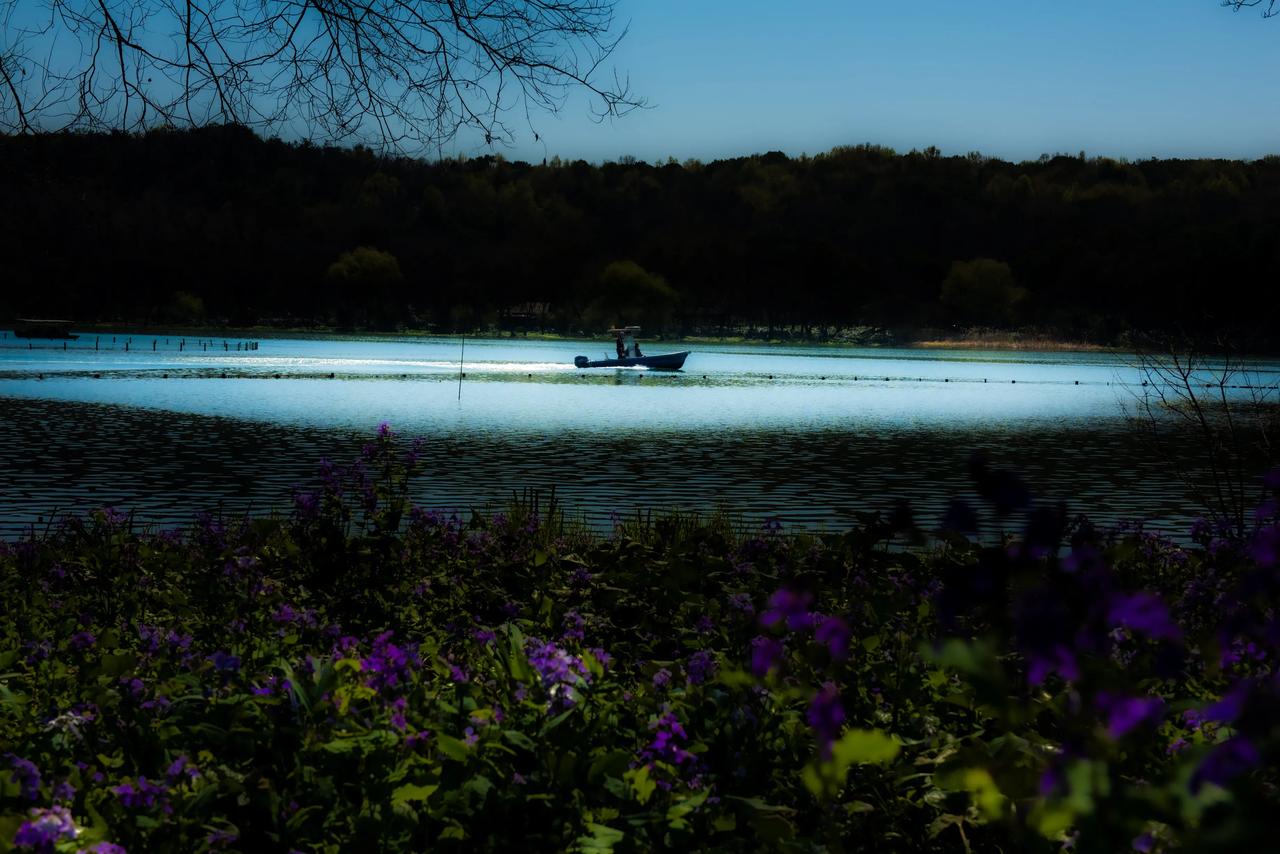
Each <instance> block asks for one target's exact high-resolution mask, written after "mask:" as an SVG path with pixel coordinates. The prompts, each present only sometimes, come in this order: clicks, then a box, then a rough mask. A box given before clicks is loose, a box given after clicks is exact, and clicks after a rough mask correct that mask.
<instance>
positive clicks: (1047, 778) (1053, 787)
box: [1040, 765, 1067, 798]
mask: <svg viewBox="0 0 1280 854" xmlns="http://www.w3.org/2000/svg"><path fill="white" fill-rule="evenodd" d="M1066 789H1067V775H1066V774H1064V773H1063V772H1062V768H1061V767H1060V766H1058V765H1050V766H1049V767H1048V768H1046V769H1045V770H1044V773H1043V774H1041V775H1040V797H1042V798H1052V797H1054V796H1056V795H1058V794H1059V793H1061V792H1065V791H1066Z"/></svg>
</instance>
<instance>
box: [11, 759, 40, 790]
mask: <svg viewBox="0 0 1280 854" xmlns="http://www.w3.org/2000/svg"><path fill="white" fill-rule="evenodd" d="M7 755H8V757H9V764H10V766H12V768H13V773H12V774H11V775H10V776H9V782H10V783H17V784H18V788H19V789H21V790H22V797H24V798H26V799H27V800H29V801H34V800H35V799H36V798H37V797H39V795H40V769H39V768H37V767H36V764H35V763H34V762H32V761H31V760H29V759H23V758H22V757H21V756H18V755H16V754H13V753H10V754H7Z"/></svg>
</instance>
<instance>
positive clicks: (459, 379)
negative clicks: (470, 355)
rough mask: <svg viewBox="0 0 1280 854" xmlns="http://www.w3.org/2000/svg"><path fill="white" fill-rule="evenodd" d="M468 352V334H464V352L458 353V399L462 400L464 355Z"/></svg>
mask: <svg viewBox="0 0 1280 854" xmlns="http://www.w3.org/2000/svg"><path fill="white" fill-rule="evenodd" d="M466 354H467V336H465V335H463V336H462V352H460V353H458V400H462V357H463V356H465V355H466Z"/></svg>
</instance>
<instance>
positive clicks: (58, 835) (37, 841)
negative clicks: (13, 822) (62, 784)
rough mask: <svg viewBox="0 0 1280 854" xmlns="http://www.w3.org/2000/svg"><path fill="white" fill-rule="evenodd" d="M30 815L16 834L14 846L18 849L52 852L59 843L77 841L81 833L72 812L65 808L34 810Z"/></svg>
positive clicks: (53, 807)
mask: <svg viewBox="0 0 1280 854" xmlns="http://www.w3.org/2000/svg"><path fill="white" fill-rule="evenodd" d="M30 815H31V817H30V818H29V819H27V820H26V821H25V822H23V824H22V826H21V827H19V828H18V832H17V833H16V834H14V837H13V844H14V846H15V847H17V848H34V849H35V850H37V851H52V850H53V848H54V846H55V845H57V844H58V843H59V842H61V841H63V840H65V839H75V838H76V835H77V834H79V833H80V830H79V828H77V827H76V822H75V819H73V818H72V817H71V811H70V810H69V809H67V808H66V807H64V806H52V807H49V808H48V809H33V810H32V811H31V813H30Z"/></svg>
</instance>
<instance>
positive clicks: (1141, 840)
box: [1133, 833, 1156, 854]
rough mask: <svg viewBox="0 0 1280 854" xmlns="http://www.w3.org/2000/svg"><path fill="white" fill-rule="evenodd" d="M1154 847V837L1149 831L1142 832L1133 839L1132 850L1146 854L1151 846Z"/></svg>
mask: <svg viewBox="0 0 1280 854" xmlns="http://www.w3.org/2000/svg"><path fill="white" fill-rule="evenodd" d="M1155 847H1156V838H1155V837H1154V836H1152V835H1151V834H1150V833H1144V834H1142V835H1141V836H1139V837H1138V838H1136V839H1134V840H1133V850H1134V851H1141V852H1142V854H1148V852H1150V851H1151V849H1152V848H1155Z"/></svg>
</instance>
